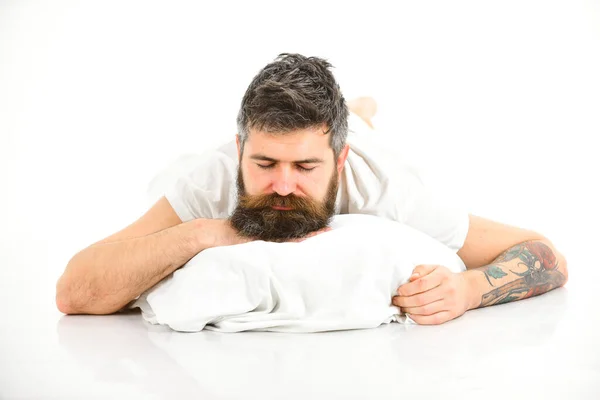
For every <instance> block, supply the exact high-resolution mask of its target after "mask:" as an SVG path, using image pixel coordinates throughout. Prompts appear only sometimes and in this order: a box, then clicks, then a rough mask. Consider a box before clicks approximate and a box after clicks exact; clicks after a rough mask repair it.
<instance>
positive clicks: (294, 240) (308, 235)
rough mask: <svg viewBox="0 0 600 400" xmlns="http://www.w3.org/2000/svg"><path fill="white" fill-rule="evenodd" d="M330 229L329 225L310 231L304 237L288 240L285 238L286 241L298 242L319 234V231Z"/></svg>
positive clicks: (323, 231)
mask: <svg viewBox="0 0 600 400" xmlns="http://www.w3.org/2000/svg"><path fill="white" fill-rule="evenodd" d="M331 230H332V229H331V227H329V226H326V227H325V228H323V229H319V230H318V231H314V232H311V233H309V234H307V235H306V236H304V237H301V238H297V239H289V240H287V242H292V243H300V242H303V241H305V240H306V239H310V238H311V237H314V236H317V235H320V234H321V233H325V232H329V231H331Z"/></svg>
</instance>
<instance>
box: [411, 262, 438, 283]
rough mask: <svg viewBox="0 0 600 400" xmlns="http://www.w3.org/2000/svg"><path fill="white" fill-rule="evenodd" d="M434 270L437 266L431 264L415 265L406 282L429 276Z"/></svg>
mask: <svg viewBox="0 0 600 400" xmlns="http://www.w3.org/2000/svg"><path fill="white" fill-rule="evenodd" d="M436 268H437V265H432V264H421V265H417V266H416V267H415V269H413V272H412V275H411V276H410V278H408V280H409V281H410V282H412V281H415V280H417V279H419V278H422V277H424V276H425V275H429V274H430V273H431V272H433V271H434V270H435V269H436Z"/></svg>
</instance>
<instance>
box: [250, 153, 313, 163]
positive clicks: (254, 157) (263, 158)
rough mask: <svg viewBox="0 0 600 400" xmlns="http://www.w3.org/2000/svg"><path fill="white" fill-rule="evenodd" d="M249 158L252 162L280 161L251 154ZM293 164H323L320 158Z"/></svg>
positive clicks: (298, 161) (297, 161)
mask: <svg viewBox="0 0 600 400" xmlns="http://www.w3.org/2000/svg"><path fill="white" fill-rule="evenodd" d="M250 158H251V159H252V160H260V161H269V162H273V163H276V162H279V161H280V160H276V159H274V158H271V157H267V156H265V155H263V154H253V155H251V156H250ZM293 162H294V163H296V164H317V163H323V162H324V161H323V160H322V159H321V158H317V157H313V158H307V159H305V160H296V161H293Z"/></svg>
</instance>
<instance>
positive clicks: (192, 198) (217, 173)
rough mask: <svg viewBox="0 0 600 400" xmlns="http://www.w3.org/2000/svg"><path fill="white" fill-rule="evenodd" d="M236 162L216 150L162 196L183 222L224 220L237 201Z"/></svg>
mask: <svg viewBox="0 0 600 400" xmlns="http://www.w3.org/2000/svg"><path fill="white" fill-rule="evenodd" d="M236 174H237V162H236V161H235V160H234V159H232V158H231V157H229V156H228V155H226V154H224V153H222V152H220V151H215V152H211V153H207V154H206V158H205V159H203V160H202V161H201V162H199V163H198V165H197V166H196V167H195V168H194V169H193V170H192V171H191V172H189V173H187V174H185V175H183V176H181V177H179V178H178V179H177V180H176V181H175V183H174V184H172V185H171V186H170V187H169V188H168V189H167V190H166V191H165V197H166V199H167V200H168V201H169V203H170V204H171V207H173V209H174V210H175V213H176V214H177V215H178V216H179V218H180V219H181V220H182V221H183V222H187V221H190V220H193V219H196V218H227V217H229V215H230V214H231V213H232V212H233V208H234V206H235V200H236V189H235V177H236Z"/></svg>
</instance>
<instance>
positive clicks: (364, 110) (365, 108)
mask: <svg viewBox="0 0 600 400" xmlns="http://www.w3.org/2000/svg"><path fill="white" fill-rule="evenodd" d="M348 108H349V109H350V111H352V112H353V113H354V114H356V115H358V116H359V117H360V118H362V120H363V121H365V122H366V123H367V125H369V126H370V127H371V128H373V122H371V118H373V116H375V114H376V113H377V102H376V101H375V99H374V98H372V97H358V98H356V99H352V100H349V101H348Z"/></svg>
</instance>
